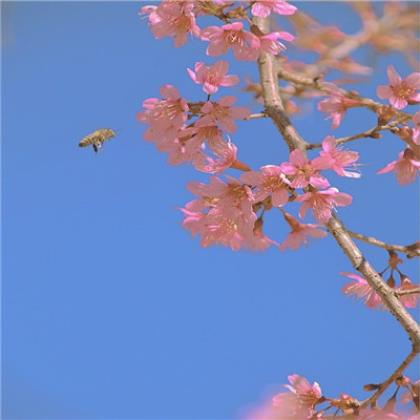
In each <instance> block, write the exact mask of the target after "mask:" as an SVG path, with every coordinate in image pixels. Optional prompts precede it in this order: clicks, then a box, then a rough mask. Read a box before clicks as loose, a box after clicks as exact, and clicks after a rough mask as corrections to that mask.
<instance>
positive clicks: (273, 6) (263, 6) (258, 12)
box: [251, 0, 297, 18]
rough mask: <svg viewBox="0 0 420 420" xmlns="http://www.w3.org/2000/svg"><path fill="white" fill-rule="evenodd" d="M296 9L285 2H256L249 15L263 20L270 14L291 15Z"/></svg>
mask: <svg viewBox="0 0 420 420" xmlns="http://www.w3.org/2000/svg"><path fill="white" fill-rule="evenodd" d="M296 10H297V8H296V7H295V6H292V5H291V4H289V3H287V1H285V0H257V1H256V2H254V4H253V5H252V8H251V13H252V14H253V15H254V16H258V17H261V18H265V17H268V16H270V15H271V13H277V14H278V15H286V16H288V15H293V14H294V13H295V12H296Z"/></svg>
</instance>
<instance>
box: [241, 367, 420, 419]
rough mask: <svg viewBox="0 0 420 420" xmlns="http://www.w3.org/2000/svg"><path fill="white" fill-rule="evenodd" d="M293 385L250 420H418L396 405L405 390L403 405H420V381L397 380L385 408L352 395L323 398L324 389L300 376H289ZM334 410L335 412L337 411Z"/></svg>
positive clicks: (367, 387)
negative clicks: (337, 419)
mask: <svg viewBox="0 0 420 420" xmlns="http://www.w3.org/2000/svg"><path fill="white" fill-rule="evenodd" d="M288 380H289V384H288V385H284V386H285V388H286V389H287V392H281V393H279V394H277V395H275V396H274V397H273V399H272V402H271V404H269V405H267V406H266V407H264V408H262V409H260V410H258V411H257V412H254V413H252V414H251V415H250V416H249V418H250V420H251V419H252V420H267V419H295V420H303V419H326V418H333V417H335V416H337V415H338V414H342V415H343V416H349V417H345V418H354V417H353V416H357V417H356V418H357V419H360V420H385V419H395V420H416V419H418V416H417V414H416V413H415V410H411V411H412V413H411V414H404V415H402V414H398V413H397V412H396V405H397V402H398V394H399V392H400V391H401V390H402V391H403V392H402V395H401V397H400V398H399V402H400V403H401V404H404V405H405V404H410V403H411V404H413V405H414V407H416V406H417V404H418V398H419V392H420V381H417V382H413V381H412V380H411V379H410V378H409V377H407V376H403V375H401V376H399V377H397V378H396V379H395V381H394V383H395V385H396V390H395V392H394V393H393V394H392V396H391V397H390V398H389V399H388V401H387V402H386V403H385V405H384V406H383V407H381V408H380V407H378V406H377V405H374V406H365V405H364V404H363V403H361V402H360V401H358V400H357V399H356V398H353V397H352V396H350V395H348V394H341V395H340V396H339V397H338V398H329V397H326V396H324V395H323V393H322V390H321V387H320V386H319V384H318V383H317V382H314V383H313V384H312V385H311V384H310V383H309V381H308V380H307V379H306V378H305V377H303V376H300V375H296V374H294V375H289V377H288ZM379 387H380V384H367V385H365V386H364V389H365V390H366V391H376V390H377V389H378V388H379ZM333 410H334V411H333Z"/></svg>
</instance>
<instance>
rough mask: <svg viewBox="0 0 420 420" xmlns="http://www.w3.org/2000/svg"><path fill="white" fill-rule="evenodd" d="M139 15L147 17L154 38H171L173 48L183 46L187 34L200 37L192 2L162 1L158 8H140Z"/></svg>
mask: <svg viewBox="0 0 420 420" xmlns="http://www.w3.org/2000/svg"><path fill="white" fill-rule="evenodd" d="M140 13H141V14H148V15H149V25H150V28H151V31H152V33H153V35H154V36H155V38H157V39H161V38H164V37H173V38H174V44H175V47H180V46H182V45H184V44H185V43H186V42H187V39H188V35H189V34H191V35H194V36H196V37H198V36H200V28H199V27H198V26H197V24H196V21H195V14H194V2H192V1H162V2H161V3H160V4H159V5H158V6H144V7H142V8H141V9H140Z"/></svg>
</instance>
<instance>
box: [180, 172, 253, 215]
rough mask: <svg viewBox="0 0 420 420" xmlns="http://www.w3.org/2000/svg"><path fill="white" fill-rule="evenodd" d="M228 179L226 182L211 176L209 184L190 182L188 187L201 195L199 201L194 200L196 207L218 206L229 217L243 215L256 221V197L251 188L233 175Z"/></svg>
mask: <svg viewBox="0 0 420 420" xmlns="http://www.w3.org/2000/svg"><path fill="white" fill-rule="evenodd" d="M227 180H228V182H227V183H225V182H224V181H222V180H221V179H220V178H218V177H211V179H210V184H208V185H206V184H204V183H201V182H190V183H189V184H188V189H189V190H190V191H191V192H192V193H193V194H195V195H197V196H198V197H200V199H199V200H198V201H197V200H195V201H194V203H195V204H198V207H197V205H194V209H200V210H202V209H203V208H205V207H217V208H218V209H219V210H220V211H221V212H222V213H224V214H226V215H228V216H229V217H235V216H238V215H241V216H244V217H245V218H246V219H249V220H252V222H254V221H255V213H254V212H253V209H252V204H253V202H254V197H253V195H252V191H251V189H250V188H249V187H248V186H247V185H244V184H242V182H240V181H238V180H237V179H235V178H233V177H227ZM209 198H211V205H210V206H209V201H208V200H209ZM187 207H188V208H191V207H190V206H187Z"/></svg>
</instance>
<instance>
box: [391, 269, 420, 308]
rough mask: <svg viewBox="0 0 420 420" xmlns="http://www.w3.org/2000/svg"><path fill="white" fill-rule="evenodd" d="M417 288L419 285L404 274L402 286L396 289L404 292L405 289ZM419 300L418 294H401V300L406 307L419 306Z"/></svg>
mask: <svg viewBox="0 0 420 420" xmlns="http://www.w3.org/2000/svg"><path fill="white" fill-rule="evenodd" d="M417 288H418V285H416V284H414V283H412V281H411V280H410V279H409V278H408V277H407V276H402V278H401V286H400V287H398V288H397V289H396V290H397V291H399V292H403V291H407V290H412V289H417ZM418 300H419V295H418V294H413V295H402V296H400V301H401V303H402V304H403V305H404V306H405V307H406V308H415V307H416V306H417V303H418Z"/></svg>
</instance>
